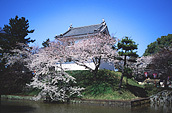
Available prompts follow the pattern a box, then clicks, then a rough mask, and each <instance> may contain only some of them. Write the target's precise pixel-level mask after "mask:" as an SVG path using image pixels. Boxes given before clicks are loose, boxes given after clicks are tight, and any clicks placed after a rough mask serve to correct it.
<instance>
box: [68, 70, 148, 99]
mask: <svg viewBox="0 0 172 113" xmlns="http://www.w3.org/2000/svg"><path fill="white" fill-rule="evenodd" d="M68 73H69V74H70V75H71V76H73V77H75V78H76V81H77V85H79V86H81V87H84V88H85V90H84V91H83V92H82V94H83V97H82V98H84V99H105V100H130V99H136V98H139V97H145V96H146V92H145V91H144V86H142V85H139V84H138V83H137V81H135V80H134V79H128V84H127V78H126V77H124V79H123V85H122V88H121V89H120V90H119V89H118V85H119V80H120V78H121V73H120V72H114V71H109V70H99V71H98V73H97V76H96V77H94V76H93V74H92V73H90V72H89V71H85V70H84V71H68ZM133 88H136V89H137V90H138V91H133Z"/></svg>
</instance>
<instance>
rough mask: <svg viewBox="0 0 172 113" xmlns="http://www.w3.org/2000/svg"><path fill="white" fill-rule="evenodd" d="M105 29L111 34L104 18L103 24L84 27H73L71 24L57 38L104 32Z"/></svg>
mask: <svg viewBox="0 0 172 113" xmlns="http://www.w3.org/2000/svg"><path fill="white" fill-rule="evenodd" d="M105 30H106V34H109V31H108V28H107V25H106V23H105V21H104V20H103V22H102V23H101V24H96V25H89V26H83V27H72V25H71V26H70V28H69V29H68V30H67V31H66V32H65V33H63V34H60V35H58V36H56V38H62V37H71V36H74V37H82V36H86V35H87V34H93V35H94V34H95V33H99V32H104V31H105Z"/></svg>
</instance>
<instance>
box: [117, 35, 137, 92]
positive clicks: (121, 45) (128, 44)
mask: <svg viewBox="0 0 172 113" xmlns="http://www.w3.org/2000/svg"><path fill="white" fill-rule="evenodd" d="M117 47H118V54H119V55H120V56H122V58H121V60H123V62H124V65H123V71H122V76H121V79H120V83H119V89H120V88H121V85H122V80H123V76H124V72H125V71H124V69H127V66H126V65H127V58H130V61H134V60H131V59H132V58H136V57H138V55H137V54H136V52H134V50H136V49H138V48H137V44H135V42H134V41H133V40H132V39H129V38H128V37H125V38H123V39H122V40H121V41H120V42H118V44H117ZM125 73H126V72H125Z"/></svg>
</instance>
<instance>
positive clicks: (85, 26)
mask: <svg viewBox="0 0 172 113" xmlns="http://www.w3.org/2000/svg"><path fill="white" fill-rule="evenodd" d="M95 25H101V24H94V25H88V26H81V27H72V29H77V28H83V27H89V26H95Z"/></svg>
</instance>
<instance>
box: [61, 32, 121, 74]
mask: <svg viewBox="0 0 172 113" xmlns="http://www.w3.org/2000/svg"><path fill="white" fill-rule="evenodd" d="M58 40H60V41H61V42H63V43H64V45H66V47H65V48H66V50H67V52H65V53H66V54H65V55H64V56H66V57H68V58H70V60H71V61H73V62H74V63H76V64H77V65H80V66H84V67H85V68H86V69H88V70H90V71H91V72H93V74H94V75H96V74H97V71H98V69H99V66H100V64H101V63H102V61H105V62H113V61H114V59H115V58H116V56H117V55H118V53H117V52H116V50H114V49H113V48H112V47H113V46H114V45H115V43H116V40H115V39H114V38H112V37H110V36H109V35H105V34H97V35H94V36H87V37H85V38H84V39H82V40H79V41H76V40H74V38H72V37H71V38H63V39H58ZM69 42H72V44H71V45H70V46H68V44H69ZM88 63H94V65H95V66H94V67H91V66H89V65H87V64H88Z"/></svg>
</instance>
